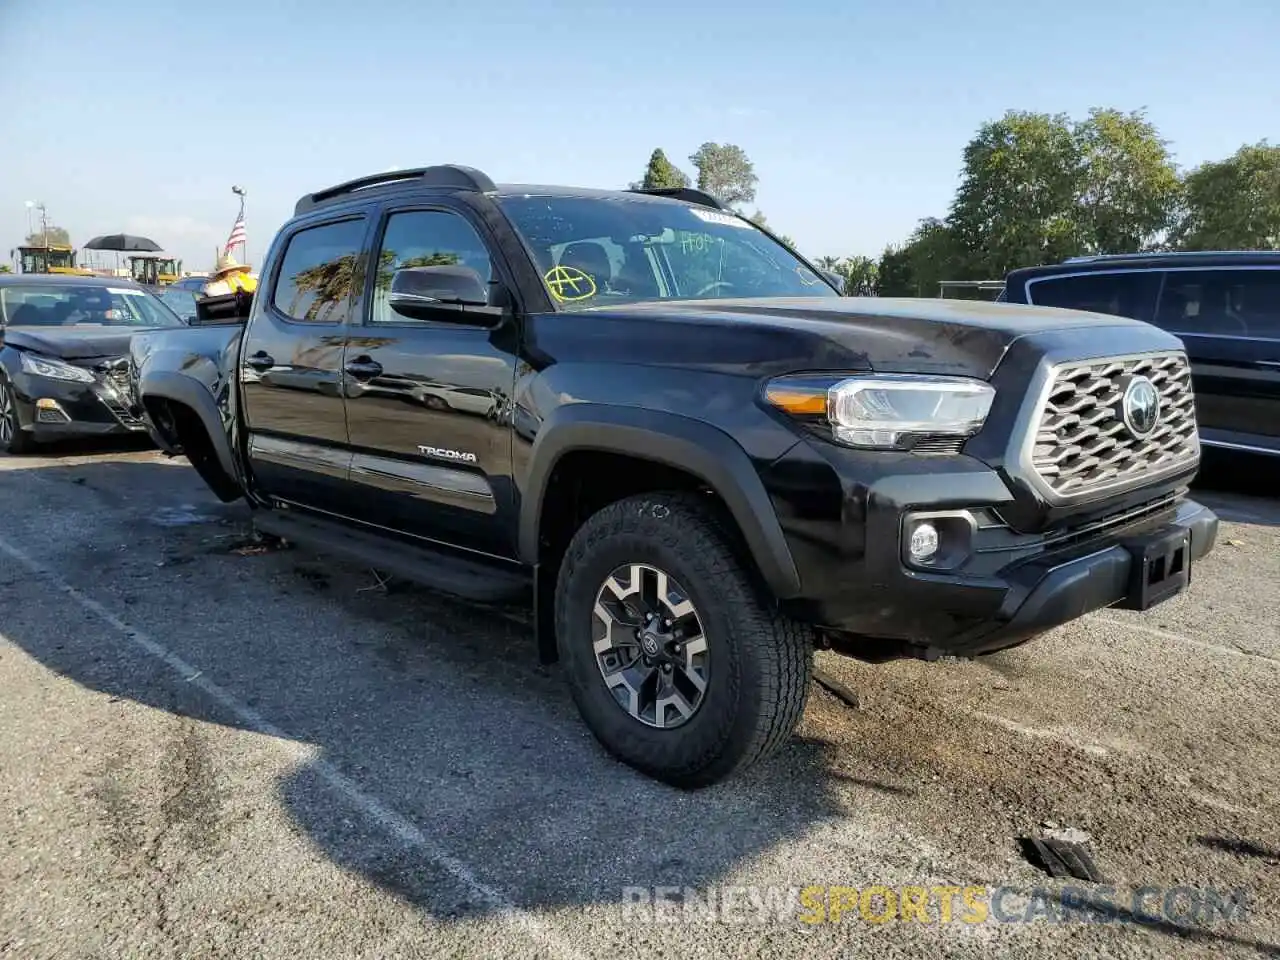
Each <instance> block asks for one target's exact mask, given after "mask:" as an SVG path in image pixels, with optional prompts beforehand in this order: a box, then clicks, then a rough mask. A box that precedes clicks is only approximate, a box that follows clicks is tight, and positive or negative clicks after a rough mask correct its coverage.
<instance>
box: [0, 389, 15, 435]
mask: <svg viewBox="0 0 1280 960" xmlns="http://www.w3.org/2000/svg"><path fill="white" fill-rule="evenodd" d="M16 413H17V411H16V410H15V408H14V406H13V394H12V393H11V392H10V389H9V385H8V384H7V383H0V445H3V446H6V447H7V446H8V445H9V444H10V443H11V442H12V441H13V431H14V430H16V429H17V425H16V420H17V416H16Z"/></svg>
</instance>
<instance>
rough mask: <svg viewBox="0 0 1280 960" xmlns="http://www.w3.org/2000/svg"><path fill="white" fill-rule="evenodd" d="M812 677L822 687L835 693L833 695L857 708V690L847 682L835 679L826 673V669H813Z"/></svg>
mask: <svg viewBox="0 0 1280 960" xmlns="http://www.w3.org/2000/svg"><path fill="white" fill-rule="evenodd" d="M813 679H814V680H816V681H817V682H818V683H819V684H821V685H822V687H823V688H824V689H826V690H828V691H829V692H830V693H833V694H835V696H837V697H838V698H840V699H841V700H843V701H844V702H845V703H846V704H848V705H849V706H851V707H853V709H855V710H857V709H858V707H859V706H860V704H859V702H858V694H857V691H855V690H854V689H853V688H852V687H850V686H848V685H847V684H845V683H842V682H841V681H839V680H837V679H836V678H835V677H833V676H832V675H831V674H829V673H827V671H825V670H815V671H813Z"/></svg>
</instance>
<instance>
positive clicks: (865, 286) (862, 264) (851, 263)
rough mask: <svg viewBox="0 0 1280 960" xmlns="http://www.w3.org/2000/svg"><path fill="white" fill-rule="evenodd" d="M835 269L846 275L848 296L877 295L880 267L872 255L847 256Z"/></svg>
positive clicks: (845, 289) (845, 290)
mask: <svg viewBox="0 0 1280 960" xmlns="http://www.w3.org/2000/svg"><path fill="white" fill-rule="evenodd" d="M827 269H832V268H827ZM834 271H835V272H836V273H838V274H840V276H842V277H844V292H845V295H846V296H850V297H874V296H875V295H876V292H877V290H878V287H879V284H878V282H877V281H878V279H879V273H880V267H879V264H877V263H876V262H875V261H874V260H873V259H871V258H870V257H845V258H844V259H843V260H841V261H840V262H839V263H837V264H836V266H835V268H834Z"/></svg>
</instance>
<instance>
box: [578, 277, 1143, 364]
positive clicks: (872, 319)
mask: <svg viewBox="0 0 1280 960" xmlns="http://www.w3.org/2000/svg"><path fill="white" fill-rule="evenodd" d="M558 316H563V317H566V318H571V319H573V320H575V321H576V324H575V325H576V328H577V329H576V333H575V335H576V336H577V337H584V336H590V337H592V338H593V342H594V347H595V349H597V350H598V349H600V348H601V343H600V341H601V340H602V339H616V340H617V342H619V343H620V344H622V345H623V346H620V347H619V350H620V351H621V350H625V351H627V352H628V353H629V355H630V356H629V358H628V359H630V360H631V362H637V363H643V362H646V361H650V357H649V356H647V355H645V354H646V353H649V352H651V353H653V355H654V356H653V359H658V358H660V357H661V356H662V355H663V353H664V352H665V356H666V357H667V358H669V359H672V360H674V361H675V362H676V363H680V362H684V363H692V364H697V363H699V362H715V361H717V360H726V359H727V360H731V361H732V362H733V363H735V364H762V363H763V364H768V363H769V362H770V361H774V362H776V363H777V364H778V365H779V366H782V367H791V368H796V369H799V368H802V367H804V366H810V367H811V368H813V369H820V368H848V369H856V368H863V369H866V368H870V369H874V370H878V371H880V372H883V373H894V372H897V373H934V374H943V375H960V376H975V377H981V378H984V379H986V378H988V377H990V376H991V374H992V372H993V371H994V370H995V368H996V366H997V365H998V364H999V363H1000V360H1001V358H1002V357H1003V356H1004V355H1005V352H1006V351H1007V350H1008V349H1009V347H1010V345H1011V344H1013V342H1014V341H1015V340H1018V339H1020V338H1023V337H1029V336H1030V337H1035V336H1038V335H1043V334H1050V333H1057V332H1060V331H1072V332H1083V335H1084V336H1086V337H1090V338H1092V339H1093V340H1094V341H1095V342H1097V341H1098V339H1099V338H1101V340H1102V342H1103V343H1105V342H1106V339H1107V336H1108V334H1107V332H1106V331H1107V328H1112V330H1115V328H1124V330H1125V331H1128V332H1132V331H1133V330H1134V329H1139V330H1148V331H1151V332H1152V333H1155V332H1156V331H1155V330H1154V328H1151V327H1150V326H1149V325H1148V324H1144V323H1141V322H1139V321H1137V320H1130V319H1127V318H1125V317H1115V316H1110V315H1104V314H1097V313H1084V312H1080V311H1074V310H1061V309H1055V308H1049V307H1034V306H1024V305H1020V304H1009V303H989V302H983V301H971V302H970V301H956V300H940V299H939V300H934V299H925V298H921V299H893V298H882V297H821V298H818V297H813V298H794V299H792V298H770V299H738V300H729V299H724V300H659V301H653V302H649V303H640V304H626V305H619V306H617V307H599V308H596V309H593V310H588V311H583V312H566V313H564V314H561V315H558ZM601 321H604V322H603V323H602V322H601ZM620 321H644V322H647V323H651V324H653V328H652V329H651V330H650V332H649V333H648V334H647V335H646V337H644V338H633V337H619V336H618V331H617V330H616V327H614V323H615V322H620ZM688 323H693V324H696V325H697V326H698V327H699V328H700V329H701V330H702V331H704V335H703V336H702V337H698V338H689V337H688V336H687V335H684V334H681V335H679V336H676V335H675V331H674V330H673V331H672V334H673V336H672V337H669V338H668V337H664V336H663V329H662V328H663V326H664V325H665V324H688ZM593 328H600V329H599V330H598V334H599V335H598V336H597V335H596V333H597V331H596V330H595V329H593ZM1116 332H1118V333H1120V334H1121V336H1123V332H1121V331H1116ZM668 340H669V341H670V342H667V341H668ZM677 345H678V349H676V347H677ZM726 351H728V354H732V356H728V355H727V354H726ZM650 362H651V361H650Z"/></svg>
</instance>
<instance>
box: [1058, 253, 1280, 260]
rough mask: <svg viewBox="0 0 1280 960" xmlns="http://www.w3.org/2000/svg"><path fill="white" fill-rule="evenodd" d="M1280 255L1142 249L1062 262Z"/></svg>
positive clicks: (1098, 254)
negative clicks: (1135, 251) (1137, 251)
mask: <svg viewBox="0 0 1280 960" xmlns="http://www.w3.org/2000/svg"><path fill="white" fill-rule="evenodd" d="M1254 256H1264V257H1265V256H1280V251H1276V250H1163V251H1162V250H1144V251H1142V252H1140V253H1094V254H1090V255H1088V256H1083V257H1067V259H1065V260H1063V261H1062V262H1063V263H1089V262H1091V261H1095V260H1149V259H1153V258H1156V257H1254Z"/></svg>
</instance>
